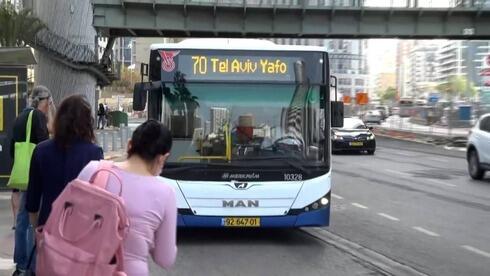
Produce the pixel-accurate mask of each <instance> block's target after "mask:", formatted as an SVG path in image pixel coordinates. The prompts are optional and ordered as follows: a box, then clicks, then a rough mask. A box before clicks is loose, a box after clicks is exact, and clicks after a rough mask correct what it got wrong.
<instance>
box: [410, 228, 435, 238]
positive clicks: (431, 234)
mask: <svg viewBox="0 0 490 276" xmlns="http://www.w3.org/2000/svg"><path fill="white" fill-rule="evenodd" d="M412 228H413V229H415V230H417V231H419V232H421V233H424V234H426V235H429V236H432V237H439V234H437V233H435V232H432V231H429V230H427V229H425V228H422V227H420V226H414V227H412Z"/></svg>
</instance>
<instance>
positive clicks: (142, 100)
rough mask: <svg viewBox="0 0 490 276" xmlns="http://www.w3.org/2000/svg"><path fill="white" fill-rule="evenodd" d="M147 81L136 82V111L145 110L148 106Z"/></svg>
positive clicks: (134, 107) (134, 91) (134, 98)
mask: <svg viewBox="0 0 490 276" xmlns="http://www.w3.org/2000/svg"><path fill="white" fill-rule="evenodd" d="M147 86H148V85H147V83H144V82H137V83H135V84H134V90H133V110H135V111H143V110H145V106H146V97H147V89H146V87H147Z"/></svg>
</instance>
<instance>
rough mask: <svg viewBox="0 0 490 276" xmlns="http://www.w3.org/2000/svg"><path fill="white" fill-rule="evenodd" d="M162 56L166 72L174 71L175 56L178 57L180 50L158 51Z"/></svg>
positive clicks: (163, 67) (163, 68)
mask: <svg viewBox="0 0 490 276" xmlns="http://www.w3.org/2000/svg"><path fill="white" fill-rule="evenodd" d="M158 53H160V57H161V58H162V70H163V71H165V72H169V73H170V72H172V71H173V70H174V69H175V61H174V57H176V56H177V55H178V54H179V53H180V51H158Z"/></svg>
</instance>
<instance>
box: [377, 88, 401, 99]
mask: <svg viewBox="0 0 490 276" xmlns="http://www.w3.org/2000/svg"><path fill="white" fill-rule="evenodd" d="M397 95H398V92H397V91H396V89H395V88H393V87H388V88H387V89H386V90H385V91H383V92H382V93H381V96H380V97H381V100H382V101H383V102H385V101H390V102H394V101H396V97H397Z"/></svg>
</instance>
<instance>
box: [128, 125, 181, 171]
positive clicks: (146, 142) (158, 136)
mask: <svg viewBox="0 0 490 276" xmlns="http://www.w3.org/2000/svg"><path fill="white" fill-rule="evenodd" d="M171 148H172V134H171V133H170V130H169V129H168V128H167V127H166V126H164V125H163V124H162V123H160V122H158V121H155V120H148V121H146V122H144V123H143V124H141V125H140V126H138V127H137V128H136V130H135V131H134V132H133V136H132V137H131V148H130V149H129V150H128V157H131V156H132V155H133V154H136V155H138V156H139V157H141V158H142V159H143V160H145V161H148V162H151V161H153V160H155V158H156V157H157V156H158V155H159V154H161V155H165V154H167V153H168V152H170V149H171Z"/></svg>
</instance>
